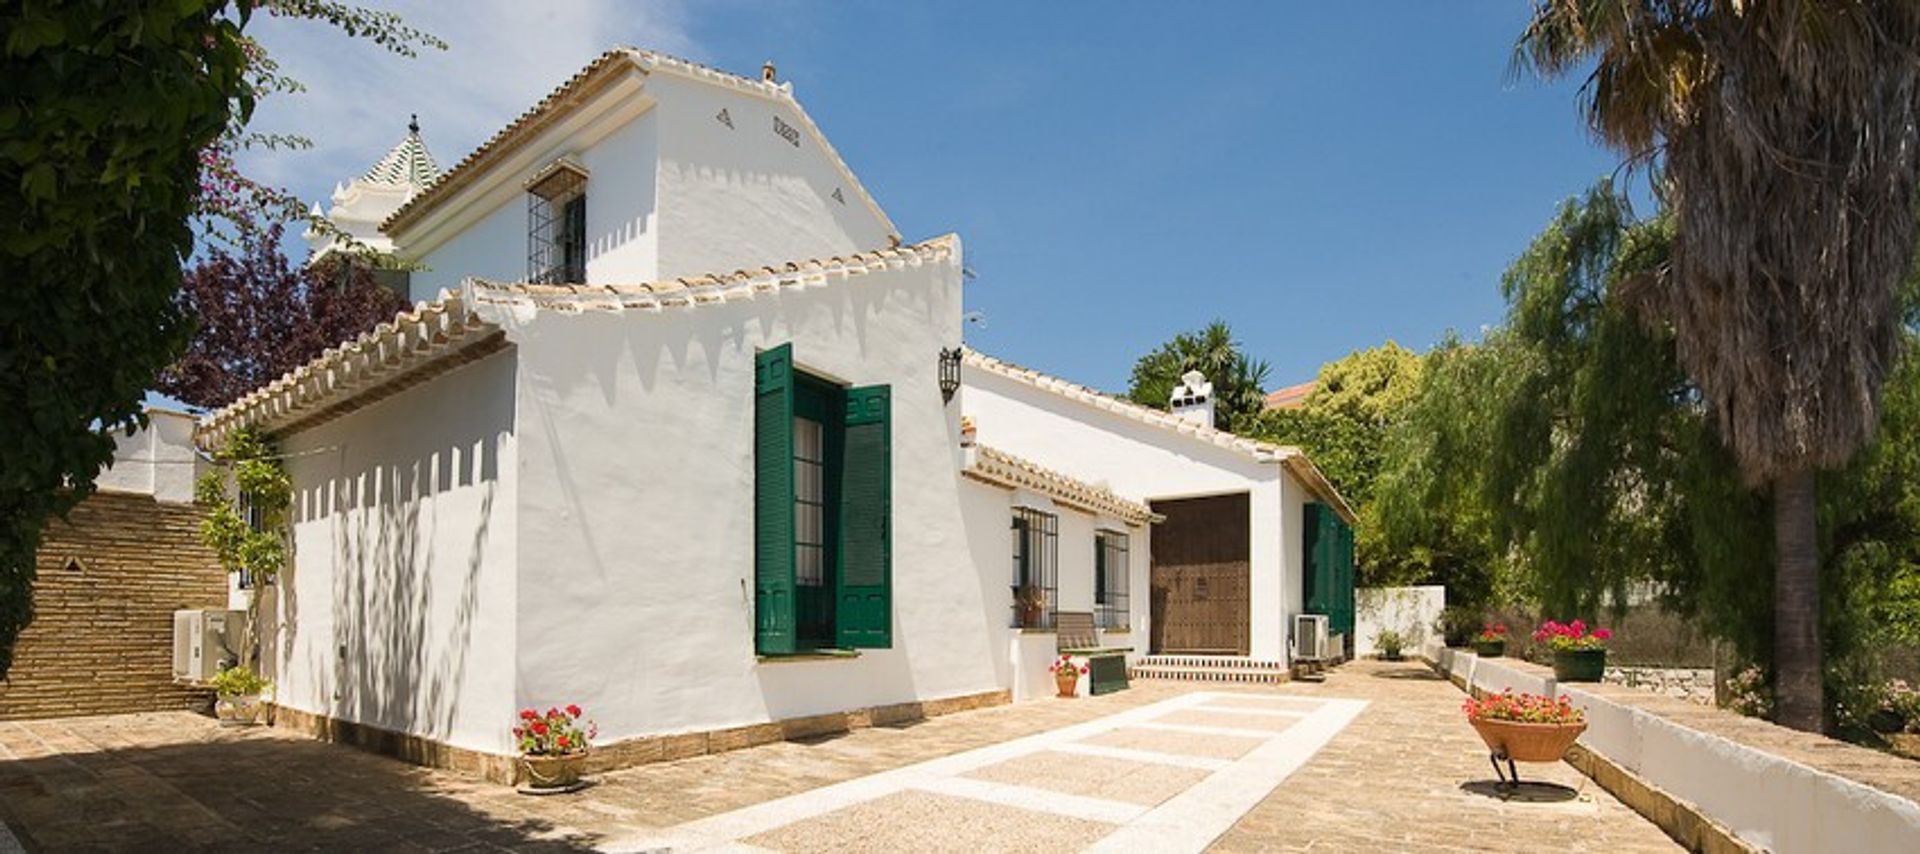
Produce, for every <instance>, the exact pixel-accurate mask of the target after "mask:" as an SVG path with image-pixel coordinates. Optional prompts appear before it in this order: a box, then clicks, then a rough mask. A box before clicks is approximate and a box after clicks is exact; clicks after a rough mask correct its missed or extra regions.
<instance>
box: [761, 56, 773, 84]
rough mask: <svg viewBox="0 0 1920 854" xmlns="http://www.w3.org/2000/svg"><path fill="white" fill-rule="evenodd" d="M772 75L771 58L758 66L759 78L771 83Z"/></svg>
mask: <svg viewBox="0 0 1920 854" xmlns="http://www.w3.org/2000/svg"><path fill="white" fill-rule="evenodd" d="M773 77H774V73H773V60H771V59H769V60H767V64H766V65H762V66H760V79H761V80H765V81H767V82H768V83H772V82H774V80H773Z"/></svg>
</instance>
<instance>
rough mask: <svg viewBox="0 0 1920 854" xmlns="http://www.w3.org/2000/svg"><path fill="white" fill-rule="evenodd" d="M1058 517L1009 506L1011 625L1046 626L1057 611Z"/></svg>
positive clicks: (1030, 627)
mask: <svg viewBox="0 0 1920 854" xmlns="http://www.w3.org/2000/svg"><path fill="white" fill-rule="evenodd" d="M1059 558H1060V541H1059V520H1058V519H1057V518H1056V517H1055V516H1054V515H1053V514H1051V513H1042V512H1040V511H1038V510H1034V509H1032V508H1028V507H1016V508H1014V510H1013V625H1014V627H1016V628H1023V629H1050V628H1053V625H1054V615H1056V614H1058V613H1059V611H1060V602H1059V595H1058V593H1059V590H1058V587H1059V582H1058V567H1059Z"/></svg>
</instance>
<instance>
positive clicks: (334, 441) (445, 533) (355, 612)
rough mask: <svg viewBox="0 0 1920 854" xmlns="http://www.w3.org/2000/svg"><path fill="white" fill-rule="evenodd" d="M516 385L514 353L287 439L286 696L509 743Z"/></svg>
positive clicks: (278, 612) (431, 731)
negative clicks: (289, 548) (290, 545)
mask: <svg viewBox="0 0 1920 854" xmlns="http://www.w3.org/2000/svg"><path fill="white" fill-rule="evenodd" d="M514 385H515V384H514V354H513V352H512V351H510V350H509V351H507V352H503V353H499V354H496V355H493V356H489V357H487V358H485V359H482V360H480V361H478V362H475V363H473V364H470V365H466V366H464V367H461V368H457V369H455V370H453V371H452V372H450V373H448V374H446V375H444V376H441V377H438V378H436V379H434V380H433V381H432V382H428V383H424V384H421V385H417V386H415V387H413V388H411V389H408V390H406V391H403V392H400V393H399V394H396V395H394V396H392V397H388V398H386V399H384V400H381V401H378V402H376V403H373V404H372V405H369V406H367V407H365V408H363V409H360V410H358V411H356V412H353V413H351V414H348V415H345V416H343V417H340V418H337V419H334V420H332V421H328V422H326V423H325V424H322V425H320V426H319V427H316V428H314V429H311V430H306V431H303V432H299V433H296V434H293V435H292V436H289V437H286V438H284V439H283V441H282V445H281V449H282V451H284V452H285V453H286V454H287V456H288V458H287V472H288V475H289V476H290V478H291V479H292V482H293V487H294V495H293V504H292V507H291V516H292V520H293V554H292V560H291V561H290V564H289V567H288V568H287V570H286V571H285V572H284V573H283V574H282V576H281V578H280V579H279V581H278V583H276V584H274V585H272V586H270V587H268V588H266V592H265V593H264V594H263V595H264V599H263V602H262V610H263V611H264V612H265V613H267V614H269V615H271V618H270V619H269V620H267V621H266V622H267V625H266V626H265V627H264V628H265V637H264V640H265V641H266V643H267V648H268V649H270V650H276V651H277V655H275V656H273V658H274V661H273V665H272V667H271V668H270V669H271V671H272V672H271V673H269V674H268V675H270V676H272V677H273V678H274V680H275V682H276V683H277V684H276V690H275V694H276V697H275V698H276V700H277V701H278V702H279V703H280V704H281V705H283V706H288V707H291V708H294V709H298V710H301V711H305V712H311V713H315V714H320V715H326V716H329V717H334V718H339V719H343V720H347V721H353V722H356V723H362V724H368V725H372V726H375V727H379V728H382V729H387V730H392V731H396V732H405V733H413V734H417V735H422V736H425V737H428V738H431V739H433V740H435V741H441V742H445V743H448V744H452V745H455V746H457V747H465V748H471V749H477V750H487V751H494V752H499V751H502V750H504V748H505V747H506V736H505V734H506V728H507V727H508V726H510V725H511V719H512V713H513V701H514V693H513V682H514V674H513V672H512V670H511V668H508V667H503V666H501V663H502V662H506V661H511V660H512V659H513V654H514V652H513V651H514V643H515V637H516V634H517V630H516V626H515V617H514V607H515V604H514V603H515V596H516V586H515V577H514V563H515V551H516V544H515V537H516V524H515V506H516V503H517V502H516V495H515V481H516V479H517V472H518V471H519V463H518V459H517V454H516V451H515V446H516V432H517V431H516V427H515V424H514V409H515V400H514V394H515V387H514Z"/></svg>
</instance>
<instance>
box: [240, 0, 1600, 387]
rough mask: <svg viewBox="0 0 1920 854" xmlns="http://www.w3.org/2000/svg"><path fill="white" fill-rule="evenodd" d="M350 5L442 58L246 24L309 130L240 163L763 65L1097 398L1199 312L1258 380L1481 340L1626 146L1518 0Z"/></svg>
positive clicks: (339, 150) (459, 148) (465, 143)
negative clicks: (1261, 374)
mask: <svg viewBox="0 0 1920 854" xmlns="http://www.w3.org/2000/svg"><path fill="white" fill-rule="evenodd" d="M373 5H377V6H382V7H388V8H393V9H396V10H397V11H400V12H401V13H402V14H404V15H406V16H407V17H408V18H409V19H410V20H411V21H412V22H414V23H416V24H418V25H420V26H422V27H424V28H426V29H428V30H430V31H432V32H434V33H435V34H437V35H439V36H441V37H442V38H444V39H446V40H447V41H448V42H450V43H451V45H452V47H451V49H450V50H449V51H447V52H445V53H441V54H435V55H432V56H428V57H425V58H423V59H420V60H403V59H398V58H390V57H384V56H381V55H379V53H378V51H377V49H375V48H373V47H371V46H370V45H366V44H364V43H355V42H353V41H351V40H348V39H346V38H344V37H341V36H338V35H335V34H333V33H330V32H328V31H326V30H324V29H322V28H320V27H317V26H315V25H313V24H308V23H286V22H278V21H265V22H263V23H262V24H261V25H260V26H259V27H257V32H258V35H259V36H260V37H261V38H262V40H263V41H264V42H265V43H266V44H267V46H268V48H269V49H270V50H272V51H274V52H275V53H276V55H278V56H279V57H280V58H281V60H282V62H283V65H284V67H285V70H287V71H289V72H290V73H292V74H293V75H294V76H296V77H299V78H300V79H302V80H304V81H305V82H306V83H307V84H308V86H309V87H310V90H311V91H309V92H308V93H305V94H302V95H298V96H292V97H287V98H282V99H280V100H278V101H276V102H271V103H269V104H267V105H266V106H265V107H263V109H262V112H261V114H260V117H259V122H258V127H259V128H260V129H268V130H294V131H300V132H303V133H306V134H307V135H309V136H311V137H313V138H314V139H315V141H316V143H317V147H316V148H315V149H314V150H313V151H308V152H301V153H293V154H286V153H275V154H263V155H260V156H258V157H256V158H254V159H253V160H252V161H251V162H249V163H248V166H249V168H251V169H253V170H254V171H255V172H256V173H258V174H261V175H263V176H265V177H268V178H270V179H273V180H277V181H279V182H281V183H284V184H286V185H288V186H291V187H292V188H294V189H295V190H296V191H298V192H300V193H301V194H302V195H303V196H305V197H308V198H312V199H316V200H317V199H323V198H324V197H325V196H326V194H327V193H328V192H330V190H331V188H332V186H333V183H334V182H335V181H336V180H341V179H344V178H347V177H349V176H351V175H352V174H355V173H357V172H359V171H361V170H363V169H364V168H365V167H366V166H367V165H368V164H370V163H371V162H372V161H373V160H374V159H376V158H377V157H378V156H379V155H380V154H381V153H382V152H383V151H384V150H385V149H386V148H387V147H388V146H389V145H391V144H392V143H393V142H394V141H395V140H397V139H398V137H399V135H400V134H401V133H402V132H403V131H404V126H405V124H406V114H407V113H409V112H418V113H420V116H421V122H422V124H423V125H424V126H425V129H426V131H425V133H426V138H427V141H428V143H429V146H430V147H431V148H432V149H433V151H434V154H435V155H436V156H437V157H438V158H439V159H440V161H441V163H442V164H443V165H444V164H448V163H451V162H453V161H455V160H457V159H459V157H460V156H461V155H463V154H465V153H466V152H467V151H469V150H471V148H472V147H473V146H474V145H476V144H478V143H479V142H480V141H481V140H482V139H483V138H484V137H485V136H487V135H488V134H490V133H492V132H493V131H494V130H496V129H497V128H498V127H500V126H501V125H502V124H504V123H505V122H506V121H508V120H509V119H510V118H512V116H513V115H514V114H516V113H518V112H519V111H521V110H523V109H525V108H526V107H527V106H529V105H531V104H532V103H533V101H534V100H536V99H537V98H538V97H539V96H540V95H541V94H543V93H545V92H546V91H548V90H549V89H551V88H552V87H553V86H555V85H557V84H558V83H559V82H560V81H561V80H562V79H564V78H565V77H566V76H567V75H568V74H570V73H572V72H573V71H574V70H577V68H578V67H579V66H581V65H584V64H585V63H586V62H587V61H588V60H589V59H591V58H592V57H593V56H594V55H596V54H597V53H599V52H600V51H601V50H603V49H605V48H606V47H609V46H612V45H614V44H621V43H628V44H637V45H641V46H646V47H654V48H657V49H661V50H665V51H667V52H670V53H676V54H680V55H684V56H688V57H690V58H693V59H697V60H699V61H702V62H706V63H709V64H712V65H716V66H719V67H722V68H725V69H728V70H732V71H736V72H739V73H742V74H755V73H757V70H758V68H759V66H760V64H761V62H763V61H765V60H767V59H769V58H771V59H773V60H774V61H775V62H776V63H777V64H778V66H779V70H780V76H781V77H782V78H783V79H787V80H791V81H792V82H793V84H794V87H795V92H796V94H797V96H798V97H799V98H800V100H801V102H802V103H804V104H805V105H806V107H807V110H808V112H809V113H811V114H812V115H813V117H814V119H815V120H816V121H818V122H819V123H820V125H821V126H822V128H823V129H824V130H825V131H826V132H827V134H828V136H829V137H830V138H831V139H832V140H833V143H834V145H835V146H836V147H837V148H838V149H839V150H840V152H841V153H842V154H843V155H844V156H845V157H846V159H847V161H848V162H849V163H850V164H851V165H852V166H853V168H854V170H855V171H856V172H857V173H858V174H859V175H860V176H861V179H862V181H864V182H865V183H866V185H867V187H868V189H869V190H870V191H872V193H873V194H874V196H875V197H876V198H878V199H879V201H880V203H881V205H882V206H883V207H885V208H886V209H887V212H888V213H889V215H891V216H892V217H893V219H894V221H895V222H896V223H897V224H898V225H899V227H900V229H901V230H902V231H903V232H904V233H905V235H906V236H907V238H908V239H910V240H911V239H917V238H922V237H929V236H933V235H937V234H941V233H945V232H947V231H956V232H959V233H960V235H961V236H962V238H963V239H964V240H965V241H966V247H967V256H968V262H969V266H970V267H972V268H973V269H974V271H975V272H976V273H977V274H978V276H977V278H975V279H974V280H973V281H972V283H971V284H970V285H969V290H968V296H967V300H968V304H969V305H968V307H969V309H970V310H973V311H977V312H979V313H980V314H981V315H982V317H983V318H984V322H983V323H982V324H980V325H978V326H975V327H972V328H970V329H969V330H968V339H969V341H971V342H972V343H973V344H974V345H975V346H976V347H978V348H980V349H982V350H985V351H987V352H990V353H993V354H995V355H998V356H1001V357H1003V358H1006V359H1010V360H1012V361H1015V362H1019V363H1022V364H1026V365H1028V366H1031V367H1036V368H1040V369H1042V370H1046V371H1049V372H1051V373H1055V374H1059V375H1062V376H1066V377H1068V378H1071V379H1075V380H1078V381H1080V382H1084V383H1087V384H1090V385H1094V386H1097V387H1101V388H1106V389H1110V390H1119V389H1121V388H1123V387H1124V386H1125V384H1126V378H1127V373H1128V370H1129V368H1130V367H1131V365H1132V362H1133V360H1134V359H1135V358H1137V357H1138V356H1139V355H1140V354H1142V353H1144V352H1146V351H1147V350H1149V349H1151V348H1152V347H1153V346H1155V345H1157V344H1158V343H1159V342H1161V341H1163V340H1165V339H1166V338H1168V337H1170V336H1171V335H1173V334H1174V333H1176V332H1179V331H1182V330H1185V329H1191V328H1195V327H1198V326H1201V325H1203V324H1205V323H1206V322H1208V321H1210V320H1213V319H1215V318H1220V319H1225V320H1227V321H1228V322H1230V323H1231V324H1232V325H1233V327H1234V330H1235V332H1236V333H1238V335H1239V337H1240V338H1241V339H1242V340H1243V341H1244V342H1245V344H1246V346H1247V349H1248V350H1249V351H1250V352H1251V353H1253V354H1254V355H1256V356H1258V357H1260V358H1264V359H1266V360H1267V361H1268V362H1270V363H1271V364H1272V366H1273V374H1272V380H1273V385H1276V386H1277V385H1283V384H1287V383H1290V382H1294V381H1298V380H1302V379H1309V378H1311V377H1312V375H1313V373H1314V372H1315V371H1316V370H1317V369H1318V367H1319V366H1320V364H1321V363H1323V362H1325V361H1328V360H1330V359H1334V358H1338V357H1340V356H1342V355H1345V354H1346V353H1348V352H1350V351H1352V350H1355V349H1359V348H1363V347H1368V346H1372V345H1375V344H1378V343H1380V342H1382V341H1385V340H1388V339H1393V340H1396V341H1399V342H1400V343H1402V344H1404V345H1407V346H1410V347H1415V348H1417V349H1424V348H1425V347H1427V346H1429V345H1430V344H1432V343H1433V342H1434V341H1436V340H1437V339H1438V338H1439V337H1440V336H1441V335H1442V334H1443V332H1444V331H1445V330H1447V329H1457V330H1460V331H1461V332H1463V333H1465V334H1468V335H1473V334H1477V331H1478V330H1479V329H1480V328H1481V326H1482V325H1484V324H1489V323H1493V322H1497V321H1498V320H1499V317H1500V314H1501V308H1502V306H1501V301H1500V297H1499V292H1498V280H1499V275H1500V272H1501V270H1502V269H1504V268H1505V266H1506V265H1507V263H1508V262H1509V261H1511V260H1512V259H1513V257H1514V256H1515V255H1516V254H1518V253H1519V252H1520V251H1521V249H1522V248H1524V246H1525V244H1526V241H1527V240H1528V239H1529V238H1530V237H1531V236H1532V235H1533V234H1534V233H1535V232H1536V231H1537V230H1538V229H1539V228H1540V226H1541V225H1543V224H1544V223H1545V222H1546V220H1547V218H1548V217H1549V216H1550V215H1551V213H1552V210H1553V207H1554V206H1555V205H1556V204H1557V203H1558V202H1559V201H1560V200H1562V199H1564V198H1566V197H1567V196H1570V195H1572V194H1574V193H1577V192H1579V191H1580V190H1582V189H1584V188H1585V187H1586V186H1588V185H1589V184H1590V183H1592V182H1593V181H1594V180H1595V179H1596V178H1598V177H1600V176H1603V175H1607V174H1610V173H1612V172H1613V171H1614V169H1615V168H1616V166H1617V165H1618V158H1617V157H1616V156H1614V155H1613V154H1612V153H1610V152H1607V151H1604V150H1602V149H1600V148H1599V147H1597V146H1596V145H1595V144H1594V143H1593V142H1592V141H1591V139H1590V138H1589V137H1588V136H1587V134H1586V133H1585V131H1584V130H1583V128H1582V125H1581V124H1580V117H1579V112H1578V108H1577V105H1576V89H1577V83H1578V81H1568V82H1562V83H1555V84H1547V83H1543V82H1540V81H1538V80H1535V79H1532V78H1522V79H1518V80H1512V79H1510V78H1509V76H1508V73H1507V70H1508V60H1509V56H1510V49H1511V46H1512V44H1513V40H1514V38H1515V36H1517V35H1518V34H1519V32H1520V30H1521V28H1522V26H1523V25H1524V23H1525V20H1526V16H1527V11H1528V5H1527V3H1526V2H1525V0H1474V2H1466V3H1446V4H1439V3H1413V2H1394V3H1357V2H1356V3H1329V4H1306V3H1280V2H1268V3H1251V2H1249V3H1209V4H1167V3H1154V4H1148V3H1130V2H1106V3H1098V4H1094V3H1065V2H1058V3H997V2H967V3H959V2H954V3H941V4H933V3H879V2H831V3H829V2H824V0H812V1H811V2H800V0H776V1H775V2H751V3H749V2H744V0H726V2H712V3H698V4H687V3H669V2H647V3H642V2H626V3H621V2H579V3H570V2H554V3H539V4H522V3H517V2H508V0H487V2H475V3H456V4H439V5H433V4H427V3H408V2H394V3H384V2H375V3H373Z"/></svg>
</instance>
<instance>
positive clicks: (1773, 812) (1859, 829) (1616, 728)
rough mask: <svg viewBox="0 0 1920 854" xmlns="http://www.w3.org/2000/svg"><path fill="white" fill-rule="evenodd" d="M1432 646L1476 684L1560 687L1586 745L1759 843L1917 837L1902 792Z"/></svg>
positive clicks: (1881, 841) (1871, 846)
mask: <svg viewBox="0 0 1920 854" xmlns="http://www.w3.org/2000/svg"><path fill="white" fill-rule="evenodd" d="M1435 652H1436V654H1437V661H1438V663H1439V664H1440V666H1441V669H1442V670H1444V671H1447V672H1449V673H1453V674H1456V675H1465V676H1466V678H1467V681H1468V684H1470V685H1473V686H1475V687H1477V688H1479V689H1481V690H1483V691H1489V692H1499V691H1503V690H1507V689H1512V690H1513V691H1515V692H1526V693H1531V694H1548V695H1556V694H1565V695H1567V696H1568V697H1569V698H1571V699H1572V700H1573V703H1574V705H1577V706H1580V707H1581V708H1583V709H1585V710H1586V712H1587V731H1586V732H1585V733H1583V734H1581V736H1580V744H1581V745H1582V746H1583V747H1586V748H1587V749H1589V750H1592V751H1593V752H1595V753H1597V754H1599V755H1601V756H1604V757H1606V758H1607V759H1608V760H1609V761H1611V762H1613V763H1614V764H1616V765H1618V766H1620V767H1621V768H1624V769H1626V770H1627V771H1630V772H1632V773H1633V774H1635V775H1637V776H1639V777H1640V778H1641V779H1643V780H1645V781H1646V782H1647V783H1649V784H1651V785H1652V786H1654V787H1656V788H1658V789H1660V790H1661V791H1664V792H1666V793H1667V794H1669V795H1671V796H1673V797H1674V798H1677V799H1679V800H1682V801H1685V802H1687V803H1690V804H1693V805H1694V806H1695V807H1697V808H1698V809H1699V810H1700V811H1701V813H1703V814H1705V815H1706V816H1708V817H1710V818H1712V819H1713V820H1714V821H1715V822H1718V823H1719V824H1721V825H1724V826H1726V827H1728V828H1730V829H1731V830H1732V831H1733V833H1734V834H1735V835H1737V836H1739V837H1740V838H1741V839H1743V840H1745V841H1747V842H1749V843H1752V844H1753V845H1755V846H1757V847H1759V848H1760V849H1761V850H1766V851H1777V852H1782V854H1794V852H1826V851H1909V850H1912V849H1913V844H1914V840H1916V839H1920V805H1917V804H1915V803H1914V802H1913V801H1910V800H1907V799H1906V798H1902V797H1899V796H1897V795H1893V794H1890V793H1888V792H1884V791H1881V790H1879V789H1876V788H1873V787H1871V786H1867V785H1865V784H1862V783H1857V782H1854V781H1852V780H1848V779H1846V778H1844V777H1840V776H1838V775H1835V774H1831V773H1828V772H1825V771H1821V770H1819V769H1816V768H1813V767H1810V766H1808V765H1804V764H1801V763H1799V762H1795V761H1793V760H1790V759H1786V758H1783V757H1780V756H1776V755H1774V754H1772V753H1768V752H1766V751H1764V750H1760V749H1758V748H1755V747H1750V746H1748V745H1744V744H1740V743H1737V742H1734V741H1730V740H1728V739H1726V738H1722V737H1720V736H1717V735H1712V734H1709V733H1705V732H1701V731H1700V730H1696V729H1693V728H1691V727H1687V726H1683V725H1681V724H1677V723H1674V722H1672V721H1669V720H1667V719H1665V718H1662V717H1659V716H1658V715H1653V714H1649V713H1647V712H1645V711H1642V710H1640V709H1636V708H1633V707H1631V706H1627V705H1623V704H1621V703H1616V702H1614V701H1612V700H1609V699H1607V698H1606V697H1603V696H1600V695H1598V694H1594V693H1592V692H1590V691H1587V690H1583V689H1582V688H1580V687H1578V686H1575V685H1567V684H1560V683H1556V682H1555V681H1554V680H1553V678H1552V677H1551V676H1544V677H1543V676H1541V675H1539V674H1538V673H1537V672H1533V671H1529V670H1524V669H1522V668H1518V667H1514V666H1513V665H1512V662H1510V661H1508V660H1506V659H1501V658H1490V659H1487V658H1479V657H1478V656H1475V655H1474V654H1472V653H1470V652H1467V651H1465V650H1454V649H1441V650H1435Z"/></svg>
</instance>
